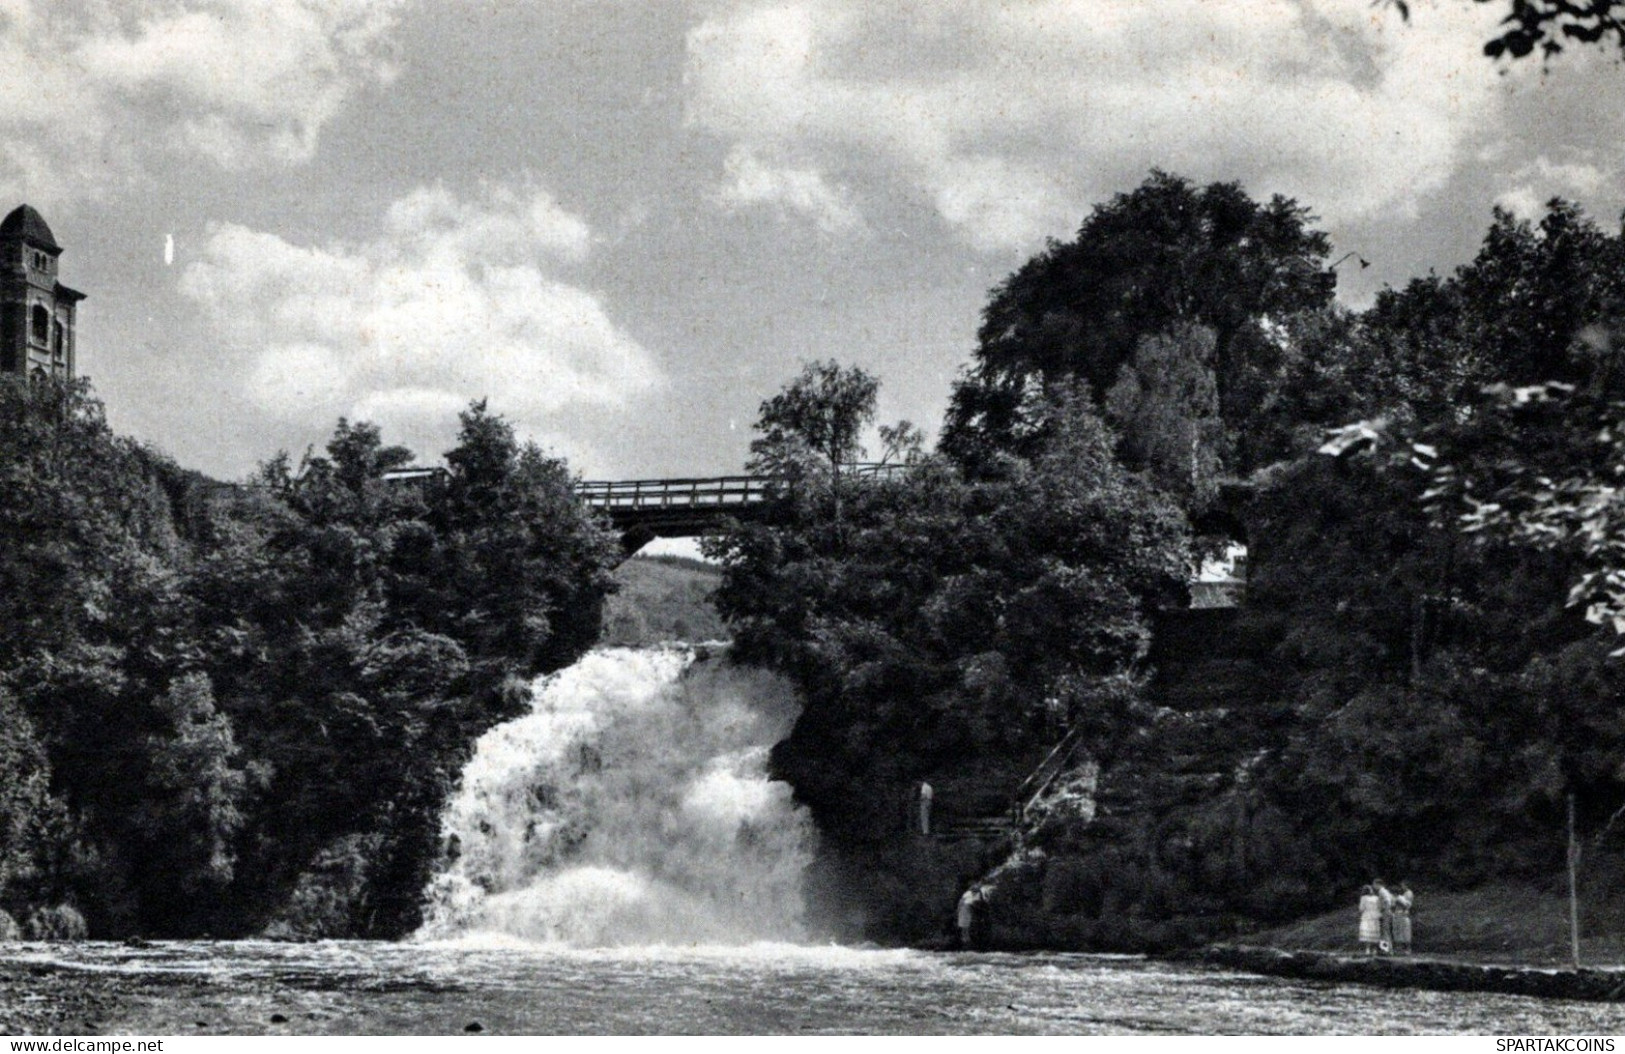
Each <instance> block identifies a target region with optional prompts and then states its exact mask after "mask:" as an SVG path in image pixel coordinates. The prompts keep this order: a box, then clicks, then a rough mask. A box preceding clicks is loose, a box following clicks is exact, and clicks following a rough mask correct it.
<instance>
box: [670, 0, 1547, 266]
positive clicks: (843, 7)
mask: <svg viewBox="0 0 1625 1054" xmlns="http://www.w3.org/2000/svg"><path fill="white" fill-rule="evenodd" d="M1482 6H1483V5H1474V4H1439V5H1422V4H1413V5H1412V17H1411V20H1410V21H1409V22H1408V23H1406V22H1402V21H1401V20H1400V19H1399V18H1398V17H1397V15H1395V14H1393V13H1392V12H1391V11H1389V12H1385V11H1384V10H1382V9H1379V8H1374V7H1373V6H1372V5H1371V4H1370V3H1369V0H1297V2H1293V0H1210V2H1204V3H1200V4H1192V3H1189V2H1188V0H1131V2H1124V3H1118V4H1110V5H1105V4H1087V3H1077V2H1072V0H1029V2H1025V3H1021V4H989V3H985V2H983V0H938V2H933V3H930V4H915V3H904V2H900V0H890V2H879V0H741V2H738V3H735V4H733V5H731V6H727V7H722V8H719V9H717V10H716V11H715V12H714V13H713V14H712V15H711V16H710V17H708V18H706V19H705V20H704V21H702V22H701V23H700V24H699V25H698V26H696V27H695V28H694V29H693V30H691V32H690V33H689V36H688V40H687V51H688V63H687V75H686V91H687V114H688V120H689V122H690V123H691V124H692V125H694V126H696V127H699V128H703V129H705V130H708V131H710V132H712V133H715V134H717V135H719V136H721V137H723V138H724V139H725V140H726V141H728V142H729V143H730V145H731V149H732V151H733V153H732V154H731V155H730V171H729V173H728V175H729V179H730V185H731V186H732V187H734V188H736V189H735V190H734V191H733V192H732V195H733V196H732V200H734V201H735V202H736V203H738V202H746V201H751V200H760V201H763V202H767V201H773V202H775V203H782V200H783V197H784V195H779V196H777V197H775V196H774V195H771V194H768V193H762V194H760V195H759V196H758V197H757V198H755V199H752V198H750V197H749V196H747V195H743V194H740V193H739V192H738V191H737V187H738V186H739V184H740V178H739V173H738V171H736V168H737V167H738V166H737V164H736V163H735V162H734V161H733V159H734V158H738V157H744V158H771V159H773V163H774V165H775V166H777V167H778V168H780V169H783V170H790V171H795V172H798V173H802V174H803V176H804V178H805V179H806V180H807V181H808V182H809V183H810V182H811V181H812V180H813V179H817V180H818V181H819V185H825V184H828V183H830V182H833V181H834V180H836V179H837V178H838V179H840V180H842V181H843V182H845V183H847V184H850V185H854V186H867V185H874V180H876V179H880V180H882V181H892V182H894V183H900V184H901V185H902V187H903V188H904V189H905V190H906V191H907V192H910V193H915V194H922V195H924V196H925V197H926V199H927V200H929V201H930V202H931V203H932V204H933V205H934V207H935V209H936V211H937V213H938V214H939V215H940V216H941V218H942V219H943V220H944V221H945V222H946V223H947V224H949V225H950V226H951V227H953V228H954V229H955V230H956V231H958V232H959V233H960V234H961V235H962V236H963V237H964V238H965V239H966V240H967V241H969V242H970V243H972V244H974V245H977V246H979V247H982V248H986V249H1007V248H1030V247H1031V246H1032V245H1033V244H1034V243H1035V242H1036V241H1037V240H1040V239H1041V238H1042V237H1043V236H1045V235H1050V234H1065V233H1067V232H1068V231H1070V230H1072V229H1074V228H1075V226H1076V224H1077V223H1078V221H1079V220H1080V219H1081V218H1082V215H1083V213H1084V212H1085V211H1086V210H1087V207H1088V205H1089V204H1090V203H1092V202H1095V201H1099V200H1101V199H1102V198H1103V197H1105V196H1107V195H1109V194H1110V193H1112V192H1115V191H1119V190H1126V189H1129V188H1131V187H1133V186H1134V185H1136V184H1137V183H1138V182H1139V181H1140V180H1141V179H1143V178H1144V176H1145V174H1146V172H1147V171H1148V170H1149V169H1150V168H1151V167H1153V166H1156V167H1162V168H1165V169H1168V170H1171V171H1175V172H1178V173H1181V174H1184V175H1189V176H1191V177H1192V178H1197V179H1204V180H1206V179H1226V180H1228V179H1239V180H1241V181H1242V182H1244V183H1245V184H1246V185H1247V186H1248V187H1249V189H1250V190H1252V191H1253V192H1254V193H1255V194H1264V193H1272V192H1281V193H1286V194H1289V195H1292V196H1295V197H1297V198H1299V200H1301V201H1303V202H1304V203H1305V204H1308V205H1310V206H1311V207H1312V208H1314V209H1316V210H1317V211H1318V212H1319V213H1320V214H1321V215H1323V216H1325V217H1327V218H1328V219H1332V220H1339V221H1340V220H1351V219H1357V218H1361V217H1365V216H1369V215H1372V214H1375V213H1378V212H1382V211H1385V210H1401V211H1404V210H1409V209H1413V208H1414V207H1415V206H1416V205H1417V204H1418V203H1419V202H1420V201H1421V200H1423V199H1424V198H1425V197H1426V196H1427V195H1428V194H1430V193H1431V192H1433V191H1436V190H1438V189H1439V188H1441V187H1442V186H1443V185H1444V183H1445V182H1446V180H1448V179H1449V177H1450V176H1451V174H1452V173H1453V172H1454V170H1455V169H1456V167H1457V166H1458V165H1459V164H1460V163H1461V161H1462V159H1463V157H1464V156H1466V155H1467V153H1469V152H1470V149H1471V146H1472V144H1473V142H1474V140H1475V136H1476V135H1477V134H1478V133H1479V132H1480V131H1481V130H1482V129H1483V128H1484V127H1485V126H1486V125H1487V124H1488V123H1489V122H1491V121H1492V120H1493V118H1494V115H1495V114H1496V113H1497V111H1498V107H1499V105H1500V93H1499V92H1498V76H1497V72H1496V69H1495V67H1494V66H1493V65H1492V64H1490V63H1489V62H1487V61H1486V60H1485V59H1484V58H1483V56H1482V53H1481V50H1480V48H1481V44H1482V41H1483V40H1484V39H1486V38H1487V36H1488V34H1489V27H1491V26H1492V25H1493V16H1494V12H1487V11H1485V10H1483V9H1482ZM1514 75H1516V74H1514ZM865 176H867V177H868V179H867V180H865V179H864V177H865ZM856 207H857V205H856V204H851V203H848V208H852V209H855V208H856ZM802 211H807V212H809V213H811V214H813V215H815V217H816V215H817V213H816V210H815V209H803V210H802Z"/></svg>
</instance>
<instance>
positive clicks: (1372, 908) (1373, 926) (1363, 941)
mask: <svg viewBox="0 0 1625 1054" xmlns="http://www.w3.org/2000/svg"><path fill="white" fill-rule="evenodd" d="M1381 943H1382V898H1381V897H1379V896H1377V889H1376V887H1375V886H1374V885H1367V886H1364V887H1362V888H1361V890H1360V947H1361V948H1362V949H1364V951H1365V953H1366V954H1367V955H1375V954H1377V946H1378V945H1379V944H1381Z"/></svg>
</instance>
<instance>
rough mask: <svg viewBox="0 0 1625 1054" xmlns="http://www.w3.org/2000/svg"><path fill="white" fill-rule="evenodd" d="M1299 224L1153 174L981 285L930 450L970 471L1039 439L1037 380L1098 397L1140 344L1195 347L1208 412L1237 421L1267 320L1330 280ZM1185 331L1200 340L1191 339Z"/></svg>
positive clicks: (1262, 351)
mask: <svg viewBox="0 0 1625 1054" xmlns="http://www.w3.org/2000/svg"><path fill="white" fill-rule="evenodd" d="M1311 222H1312V217H1311V216H1310V215H1309V213H1308V211H1307V210H1306V209H1304V208H1302V207H1301V206H1299V205H1298V204H1297V203H1296V202H1294V201H1292V200H1290V199H1287V198H1282V197H1279V196H1277V197H1275V198H1273V199H1272V200H1271V201H1269V202H1268V203H1267V204H1259V203H1258V202H1256V201H1254V200H1253V199H1252V198H1250V197H1249V196H1248V195H1247V194H1246V192H1245V191H1244V190H1242V188H1241V187H1240V186H1239V185H1238V184H1235V183H1213V184H1210V185H1208V186H1206V187H1198V186H1195V185H1194V184H1192V183H1190V182H1189V181H1187V180H1185V179H1182V178H1180V177H1178V176H1173V175H1169V174H1168V173H1165V172H1153V173H1152V174H1151V177H1150V178H1149V179H1147V180H1146V181H1145V183H1143V184H1141V186H1140V187H1138V188H1137V189H1135V190H1134V191H1132V192H1130V193H1127V194H1119V195H1117V196H1116V197H1115V198H1113V199H1112V200H1111V201H1109V202H1107V203H1105V204H1103V205H1101V206H1099V207H1097V208H1096V209H1095V210H1094V212H1093V213H1091V214H1090V216H1089V217H1088V219H1086V220H1085V221H1084V223H1083V225H1082V226H1081V227H1080V228H1079V229H1078V234H1077V236H1076V237H1075V238H1074V239H1073V240H1072V241H1069V242H1064V243H1062V242H1052V243H1051V244H1050V245H1049V246H1048V248H1046V249H1045V250H1044V252H1042V253H1040V254H1039V255H1038V256H1036V257H1034V258H1033V259H1032V260H1029V261H1028V262H1027V263H1026V264H1024V265H1023V266H1022V267H1021V268H1019V269H1018V270H1017V271H1016V272H1015V273H1014V274H1012V275H1010V276H1009V277H1008V278H1006V279H1005V280H1004V282H1003V283H1002V284H1000V286H999V287H998V288H997V289H995V290H994V291H993V295H992V297H991V299H990V300H989V301H988V304H987V306H986V307H985V308H984V309H983V311H982V325H981V329H980V331H979V332H978V337H977V348H976V354H975V358H974V360H973V362H972V363H971V365H970V366H969V367H968V368H967V370H966V372H965V375H964V376H963V377H962V378H961V379H960V381H959V382H958V383H957V384H956V385H955V388H954V392H953V396H952V400H951V403H950V409H949V412H948V419H947V422H946V424H945V426H944V429H943V438H942V447H943V451H944V452H945V453H947V454H948V455H949V456H951V457H953V458H954V459H955V460H957V461H959V462H960V463H961V464H963V465H966V466H968V467H971V468H975V467H976V466H978V465H981V464H983V463H985V462H986V461H987V460H988V459H989V458H990V457H992V456H994V455H995V454H997V453H998V452H1000V451H1004V452H1014V453H1018V454H1025V453H1030V452H1031V451H1032V450H1033V449H1035V448H1036V447H1038V446H1041V445H1042V443H1043V440H1044V433H1043V424H1044V422H1045V421H1047V420H1048V418H1047V417H1045V416H1044V414H1043V412H1042V408H1043V406H1044V405H1045V402H1046V396H1045V394H1044V393H1045V391H1046V389H1047V387H1049V386H1050V385H1054V384H1057V383H1067V382H1074V381H1081V382H1083V383H1084V384H1085V385H1087V387H1088V388H1089V390H1090V391H1091V393H1092V394H1093V395H1094V397H1095V399H1096V400H1098V401H1104V400H1106V399H1107V397H1108V392H1109V391H1110V389H1111V388H1112V386H1113V385H1114V384H1116V383H1117V382H1118V380H1119V374H1120V372H1121V370H1122V368H1123V365H1124V364H1125V363H1127V362H1129V361H1130V359H1131V358H1132V357H1134V356H1135V354H1136V353H1137V351H1138V350H1139V349H1140V348H1141V344H1142V342H1144V341H1146V340H1148V339H1165V340H1182V341H1183V343H1184V348H1183V351H1184V353H1185V354H1198V353H1199V354H1200V357H1201V361H1200V366H1201V367H1202V368H1203V369H1205V370H1207V371H1209V372H1210V375H1211V383H1212V384H1213V386H1214V389H1215V395H1214V398H1215V400H1216V403H1217V406H1216V410H1217V412H1218V413H1219V414H1220V415H1221V416H1222V417H1223V418H1224V419H1225V420H1226V421H1230V422H1233V423H1234V422H1241V421H1243V420H1245V419H1246V418H1247V417H1248V416H1249V415H1250V414H1252V413H1253V412H1254V411H1255V410H1256V408H1257V406H1256V404H1257V402H1258V396H1257V393H1256V392H1253V391H1252V390H1251V387H1250V386H1249V383H1248V379H1247V374H1248V373H1249V372H1251V371H1253V370H1256V369H1258V368H1260V367H1261V366H1263V367H1266V368H1267V366H1268V364H1269V362H1270V361H1271V360H1272V359H1273V358H1274V357H1275V354H1276V352H1275V341H1274V340H1272V339H1271V333H1270V326H1269V323H1270V322H1271V321H1272V320H1279V319H1281V318H1284V317H1286V316H1289V315H1292V314H1295V313H1298V312H1301V311H1305V310H1309V309H1312V308H1316V307H1321V306H1324V305H1326V304H1327V303H1328V302H1329V301H1330V299H1331V296H1332V292H1333V289H1334V287H1335V275H1334V274H1333V273H1332V272H1331V271H1329V270H1328V269H1327V267H1326V256H1327V253H1328V252H1329V250H1330V247H1331V243H1330V242H1329V241H1328V240H1327V238H1326V235H1324V234H1322V233H1320V232H1319V231H1316V230H1313V229H1311V227H1310V226H1309V225H1310V223H1311ZM1198 329H1200V330H1205V331H1207V334H1208V336H1207V337H1205V338H1197V339H1192V338H1191V337H1190V336H1189V334H1190V333H1191V332H1192V331H1193V330H1198ZM1252 387H1255V386H1252Z"/></svg>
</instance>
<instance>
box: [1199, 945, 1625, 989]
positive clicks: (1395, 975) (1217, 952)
mask: <svg viewBox="0 0 1625 1054" xmlns="http://www.w3.org/2000/svg"><path fill="white" fill-rule="evenodd" d="M1178 958H1181V959H1183V958H1186V956H1179V957H1178ZM1189 959H1190V960H1191V961H1196V962H1203V963H1206V964H1208V965H1210V966H1220V967H1224V968H1226V969H1231V970H1245V971H1247V972H1248V973H1256V974H1265V975H1267V976H1271V977H1291V978H1295V979H1300V980H1311V981H1327V982H1330V983H1333V984H1366V985H1376V986H1378V987H1382V988H1421V989H1428V990H1432V991H1439V992H1494V993H1497V994H1500V995H1528V996H1538V997H1540V998H1543V999H1580V1000H1586V1001H1588V1002H1621V1001H1625V968H1621V967H1608V968H1589V967H1588V968H1582V969H1579V970H1574V969H1557V968H1551V967H1533V966H1512V965H1507V966H1496V965H1490V964H1483V963H1470V962H1459V961H1452V960H1447V959H1431V958H1406V957H1395V956H1366V955H1345V954H1339V953H1334V952H1314V951H1297V952H1292V951H1282V950H1281V949H1279V948H1260V947H1254V946H1250V945H1236V944H1216V945H1213V946H1211V947H1208V948H1204V949H1202V950H1201V951H1198V952H1195V953H1191V954H1190V955H1189Z"/></svg>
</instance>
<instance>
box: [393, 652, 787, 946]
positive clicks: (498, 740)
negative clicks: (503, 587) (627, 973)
mask: <svg viewBox="0 0 1625 1054" xmlns="http://www.w3.org/2000/svg"><path fill="white" fill-rule="evenodd" d="M533 696H534V702H533V704H532V708H531V711H530V713H528V714H526V715H525V716H523V717H520V718H517V719H515V720H513V721H510V722H508V723H507V724H504V725H500V726H498V727H496V728H493V729H492V730H491V731H489V732H487V733H486V734H485V735H484V736H482V737H481V738H480V740H479V742H478V743H477V744H476V747H475V752H474V757H473V759H472V760H471V761H470V762H469V763H468V766H467V768H465V769H464V770H463V775H462V784H461V786H460V787H459V789H458V790H457V792H456V794H455V795H454V796H453V798H452V800H451V802H450V803H449V804H448V806H447V809H446V812H445V815H444V816H443V817H442V821H441V829H442V836H443V838H444V839H445V844H446V853H447V859H448V863H447V865H446V866H445V869H444V870H443V871H442V873H441V874H440V875H438V876H437V877H436V878H435V880H434V881H433V882H432V883H431V885H430V887H429V890H428V909H427V911H426V914H425V918H426V921H425V923H424V926H423V928H422V930H420V931H419V936H420V937H423V938H429V939H441V938H449V937H458V936H463V935H468V934H474V933H500V934H508V935H511V936H514V937H519V938H523V939H526V940H532V941H544V942H563V943H567V944H572V945H578V946H603V945H640V944H718V943H722V944H729V943H734V944H737V943H746V942H751V941H759V940H776V941H794V940H798V939H803V938H804V937H805V936H806V934H805V932H804V930H803V928H802V919H801V914H802V894H801V875H802V871H803V870H804V869H805V867H806V865H807V863H808V862H809V860H810V859H811V850H812V826H811V822H810V820H809V818H808V817H807V815H806V812H805V811H804V810H803V809H801V808H799V807H797V806H796V805H795V804H794V803H793V802H792V801H791V800H790V788H789V786H788V785H786V784H784V783H779V782H774V781H770V780H769V779H768V778H767V772H766V766H767V753H768V750H769V748H770V747H771V746H772V745H773V744H774V743H775V742H777V741H778V740H780V739H782V738H784V736H785V735H786V734H788V732H789V730H790V725H791V724H792V723H793V722H794V720H795V718H796V714H797V712H798V710H799V704H798V703H797V701H796V699H795V697H794V695H793V693H792V691H791V689H790V687H789V686H788V684H787V683H786V682H784V681H783V680H782V679H780V678H778V677H776V676H774V675H772V674H769V673H766V672H763V671H755V670H747V669H743V668H738V667H734V666H731V665H729V664H728V663H727V662H725V661H723V660H721V659H712V658H702V657H699V653H697V652H696V650H695V649H694V648H691V647H686V646H680V645H666V646H661V647H656V648H637V649H633V648H608V649H602V650H598V651H594V652H592V653H590V654H588V655H587V656H586V657H585V658H583V659H582V660H581V661H580V662H578V663H576V664H575V665H574V666H572V667H570V668H569V669H567V670H563V671H561V672H559V673H557V674H553V675H551V676H549V677H545V678H542V679H540V680H538V681H537V683H536V684H535V686H534V689H533Z"/></svg>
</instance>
